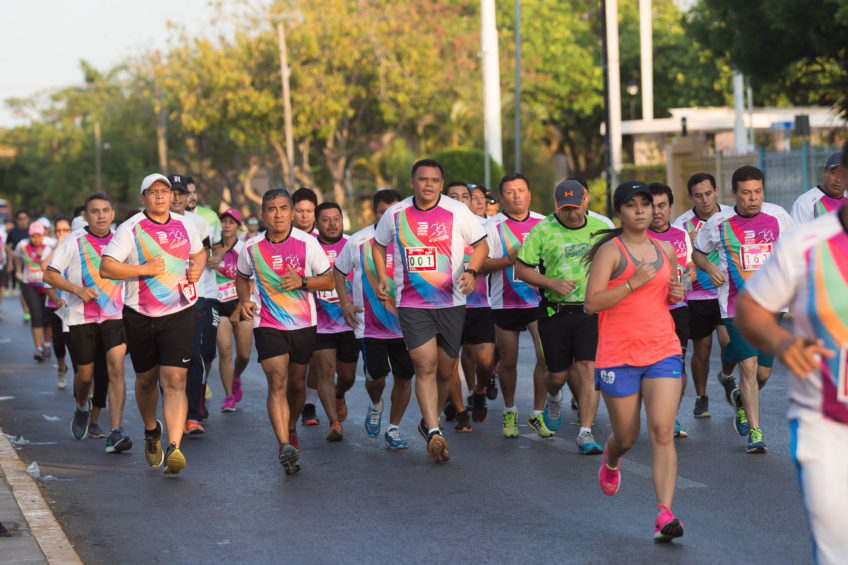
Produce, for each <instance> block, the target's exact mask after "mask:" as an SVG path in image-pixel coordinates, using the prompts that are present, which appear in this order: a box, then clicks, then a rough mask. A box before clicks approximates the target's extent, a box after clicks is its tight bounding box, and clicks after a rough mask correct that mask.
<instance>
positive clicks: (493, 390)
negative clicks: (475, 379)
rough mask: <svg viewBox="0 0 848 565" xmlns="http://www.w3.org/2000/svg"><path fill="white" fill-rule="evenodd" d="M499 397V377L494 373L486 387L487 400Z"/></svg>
mask: <svg viewBox="0 0 848 565" xmlns="http://www.w3.org/2000/svg"><path fill="white" fill-rule="evenodd" d="M497 397H498V376H497V375H496V374H495V373H492V376H491V377H489V383H488V384H487V385H486V398H488V399H489V400H495V399H496V398H497Z"/></svg>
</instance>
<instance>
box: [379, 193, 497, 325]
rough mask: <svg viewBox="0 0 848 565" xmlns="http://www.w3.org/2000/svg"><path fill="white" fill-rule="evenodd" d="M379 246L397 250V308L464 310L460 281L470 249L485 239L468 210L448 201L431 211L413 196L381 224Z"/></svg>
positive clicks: (392, 209) (391, 210)
mask: <svg viewBox="0 0 848 565" xmlns="http://www.w3.org/2000/svg"><path fill="white" fill-rule="evenodd" d="M375 237H376V241H377V243H379V244H380V245H382V246H384V247H388V246H389V245H390V244H391V243H392V242H395V243H396V244H397V248H398V256H397V257H396V259H397V260H396V261H395V265H394V276H393V277H391V274H389V273H387V276H389V277H391V278H393V279H394V281H395V285H396V296H395V300H396V302H397V306H399V307H412V308H449V307H453V306H465V295H464V294H462V292H461V291H460V290H459V287H458V285H457V284H456V278H457V277H458V276H459V275H460V274H462V272H463V270H464V261H463V259H464V256H465V246H466V245H476V244H477V243H478V242H480V241H481V240H483V239H484V238H485V237H486V232H485V230H484V229H483V226H482V224H480V220H479V219H478V218H477V217H476V216H475V215H474V214H473V213H471V210H469V209H468V207H467V206H466V205H465V204H462V203H461V202H457V201H456V200H453V199H451V198H448V197H447V196H443V195H440V196H439V200H438V201H437V202H436V203H435V204H434V205H433V206H432V207H430V208H428V209H427V210H421V209H419V208H417V207H416V206H415V202H414V197H413V196H410V197H409V198H406V199H405V200H402V201H401V202H397V203H395V204H393V205H392V206H391V207H390V208H389V209H388V210H386V213H385V214H383V217H382V218H381V219H380V223H379V224H377V232H376V236H375Z"/></svg>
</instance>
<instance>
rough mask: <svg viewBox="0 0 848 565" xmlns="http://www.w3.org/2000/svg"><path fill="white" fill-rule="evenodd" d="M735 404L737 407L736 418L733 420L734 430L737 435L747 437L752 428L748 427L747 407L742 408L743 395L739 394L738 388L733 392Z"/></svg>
mask: <svg viewBox="0 0 848 565" xmlns="http://www.w3.org/2000/svg"><path fill="white" fill-rule="evenodd" d="M733 404H734V405H735V406H736V417H735V418H733V428H734V429H735V430H736V433H737V434H739V435H740V436H742V437H745V436H746V435H748V433H749V432H750V431H751V428H750V426H749V425H748V414H747V413H746V412H745V407H744V406H742V395H740V394H739V389H738V388H737V389H735V390H734V391H733Z"/></svg>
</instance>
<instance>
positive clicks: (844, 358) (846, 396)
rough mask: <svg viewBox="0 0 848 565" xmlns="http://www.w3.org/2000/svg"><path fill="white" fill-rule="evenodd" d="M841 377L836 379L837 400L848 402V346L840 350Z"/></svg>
mask: <svg viewBox="0 0 848 565" xmlns="http://www.w3.org/2000/svg"><path fill="white" fill-rule="evenodd" d="M838 361H839V375H838V376H837V379H836V400H838V401H839V402H848V344H845V345H843V346H842V347H840V348H839V360H838Z"/></svg>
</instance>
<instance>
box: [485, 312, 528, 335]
mask: <svg viewBox="0 0 848 565" xmlns="http://www.w3.org/2000/svg"><path fill="white" fill-rule="evenodd" d="M492 318H493V319H494V321H495V325H496V326H497V327H499V328H500V329H502V330H509V331H511V332H523V331H524V330H526V329H527V326H529V325H530V324H532V323H533V322H535V321H536V320H538V319H539V310H537V309H536V308H501V309H500V310H492Z"/></svg>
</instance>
